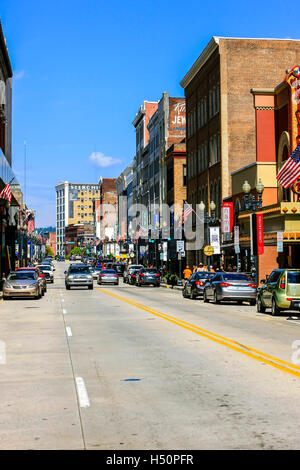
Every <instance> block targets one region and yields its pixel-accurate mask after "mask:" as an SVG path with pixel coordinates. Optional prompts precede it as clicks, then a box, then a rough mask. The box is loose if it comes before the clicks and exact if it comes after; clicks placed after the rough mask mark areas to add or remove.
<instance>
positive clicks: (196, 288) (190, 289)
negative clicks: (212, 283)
mask: <svg viewBox="0 0 300 470" xmlns="http://www.w3.org/2000/svg"><path fill="white" fill-rule="evenodd" d="M214 275H215V273H211V272H205V271H200V272H199V271H198V272H195V273H194V274H192V275H191V277H190V278H189V280H188V281H187V282H186V284H185V286H184V288H183V290H182V295H183V297H185V298H187V297H189V298H190V299H196V297H199V296H201V297H202V296H203V291H204V285H205V283H206V281H207V280H208V279H210V278H212V277H213V276H214Z"/></svg>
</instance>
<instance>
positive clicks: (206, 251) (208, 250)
mask: <svg viewBox="0 0 300 470" xmlns="http://www.w3.org/2000/svg"><path fill="white" fill-rule="evenodd" d="M203 253H204V254H205V255H206V256H212V255H213V254H214V248H213V247H212V246H210V245H206V246H205V247H204V248H203Z"/></svg>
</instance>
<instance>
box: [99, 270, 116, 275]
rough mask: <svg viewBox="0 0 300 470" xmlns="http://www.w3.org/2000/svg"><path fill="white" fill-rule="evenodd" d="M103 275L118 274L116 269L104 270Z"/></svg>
mask: <svg viewBox="0 0 300 470" xmlns="http://www.w3.org/2000/svg"><path fill="white" fill-rule="evenodd" d="M101 274H116V271H115V270H114V269H103V270H102V271H101Z"/></svg>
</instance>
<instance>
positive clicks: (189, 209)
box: [178, 204, 194, 227]
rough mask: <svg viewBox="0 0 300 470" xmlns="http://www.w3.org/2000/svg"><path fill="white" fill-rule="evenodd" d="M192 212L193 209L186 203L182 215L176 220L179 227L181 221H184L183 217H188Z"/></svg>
mask: <svg viewBox="0 0 300 470" xmlns="http://www.w3.org/2000/svg"><path fill="white" fill-rule="evenodd" d="M192 212H194V209H193V208H192V207H191V206H190V205H189V204H188V205H187V207H186V209H185V210H184V212H183V214H182V216H181V217H180V219H179V221H178V227H181V226H182V224H183V222H184V221H185V219H187V218H188V216H189V215H190V214H191V213H192Z"/></svg>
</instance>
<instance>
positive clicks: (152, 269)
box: [143, 268, 158, 273]
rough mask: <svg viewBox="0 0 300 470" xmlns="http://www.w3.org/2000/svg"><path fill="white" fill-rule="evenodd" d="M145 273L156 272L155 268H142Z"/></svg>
mask: <svg viewBox="0 0 300 470" xmlns="http://www.w3.org/2000/svg"><path fill="white" fill-rule="evenodd" d="M143 271H144V272H145V273H157V272H158V271H157V269H155V268H149V269H144V270H143Z"/></svg>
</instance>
